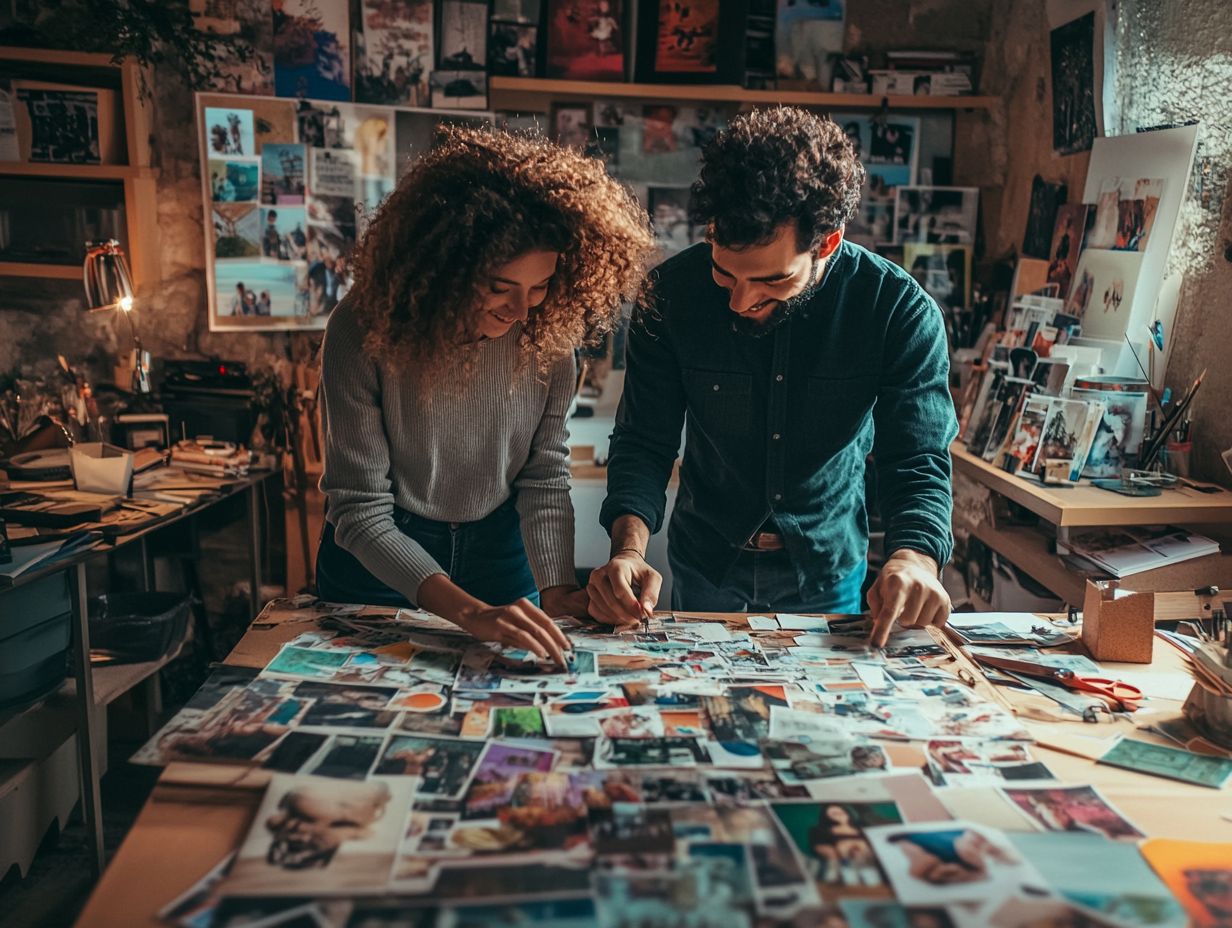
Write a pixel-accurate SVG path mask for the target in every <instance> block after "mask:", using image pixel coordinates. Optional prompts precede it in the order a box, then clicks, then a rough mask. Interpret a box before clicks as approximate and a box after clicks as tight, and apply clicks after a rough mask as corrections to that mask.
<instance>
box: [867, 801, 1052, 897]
mask: <svg viewBox="0 0 1232 928" xmlns="http://www.w3.org/2000/svg"><path fill="white" fill-rule="evenodd" d="M865 835H866V837H867V838H868V840H869V842H870V843H871V844H872V846H873V850H874V851H876V853H877V859H878V861H879V862H880V863H881V867H882V869H883V871H884V872H885V874H886V876H887V877H888V878H889V880H890V884H891V886H893V887H894V894H895V896H896V897H897V899H898V901H899V902H900V903H901V904H903V905H949V904H951V903H961V902H983V901H984V900H987V899H991V898H995V897H997V896H1012V895H1018V896H1041V895H1047V893H1048V887H1047V884H1046V883H1045V882H1044V880H1043V878H1042V877H1041V876H1040V875H1039V873H1038V872H1037V871H1036V870H1035V868H1034V867H1032V866H1031V865H1030V864H1029V863H1027V862H1026V861H1025V860H1024V859H1023V857H1022V855H1021V854H1019V852H1018V851H1017V850H1016V849H1015V848H1014V846H1013V845H1012V844H1011V843H1010V842H1009V840H1008V839H1007V838H1006V836H1005V835H1004V834H1002V833H1001V832H999V831H996V830H995V829H992V828H986V827H984V826H983V825H977V824H975V823H973V822H963V821H949V822H924V823H919V824H908V825H884V826H875V827H870V828H867V829H866V830H865Z"/></svg>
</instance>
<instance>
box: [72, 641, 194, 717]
mask: <svg viewBox="0 0 1232 928" xmlns="http://www.w3.org/2000/svg"><path fill="white" fill-rule="evenodd" d="M181 648H183V644H181V645H180V647H179V648H176V649H175V650H174V651H173V652H171V654H169V655H168V656H166V657H164V658H162V659H161V660H157V661H145V662H143V663H140V664H113V665H111V666H109V667H95V668H94V705H96V706H109V705H111V704H112V703H113V702H115V701H116V700H117V699H119V698H120V697H121V696H123V695H124V694H125V693H127V692H128V691H129V690H131V689H132V688H133V687H135V686H136V685H137V684H139V683H142V682H144V681H145V680H148V679H149V678H150V677H152V676H154V674H156V673H158V672H159V671H160V670H162V669H163V668H164V667H166V666H167V665H168V664H170V663H171V662H172V661H173V660H175V659H176V658H177V657H178V656H179V654H180V650H181ZM64 691H65V693H66V694H67V695H69V696H70V697H72V696H75V695H76V693H77V684H76V681H75V680H72V679H69V680H66V681H65V684H64Z"/></svg>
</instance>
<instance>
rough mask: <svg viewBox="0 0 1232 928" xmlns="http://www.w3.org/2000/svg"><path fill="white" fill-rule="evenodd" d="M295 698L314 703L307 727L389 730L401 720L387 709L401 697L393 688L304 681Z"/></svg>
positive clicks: (305, 722) (299, 685) (308, 714)
mask: <svg viewBox="0 0 1232 928" xmlns="http://www.w3.org/2000/svg"><path fill="white" fill-rule="evenodd" d="M295 695H296V696H298V697H300V698H303V699H311V700H313V702H312V705H311V707H309V709H308V712H307V713H306V714H305V715H304V721H303V724H305V725H333V726H336V727H338V728H388V727H389V726H390V725H392V724H393V723H394V720H395V719H396V718H397V717H398V713H397V712H391V711H389V710H387V709H386V706H388V705H389V702H390V700H392V699H393V698H394V697H395V696H397V695H398V691H397V690H396V689H393V688H390V687H383V686H362V685H357V684H351V683H348V684H334V683H313V682H305V683H300V684H298V685H296V687H295Z"/></svg>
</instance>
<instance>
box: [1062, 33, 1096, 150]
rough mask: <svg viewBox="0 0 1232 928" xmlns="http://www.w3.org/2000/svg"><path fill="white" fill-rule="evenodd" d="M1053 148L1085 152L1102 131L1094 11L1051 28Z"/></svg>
mask: <svg viewBox="0 0 1232 928" xmlns="http://www.w3.org/2000/svg"><path fill="white" fill-rule="evenodd" d="M1051 52H1052V147H1053V149H1054V150H1056V151H1057V152H1058V153H1059V154H1063V155H1072V154H1074V153H1075V152H1079V151H1086V150H1087V149H1089V148H1090V147H1091V144H1092V143H1093V142H1094V141H1095V136H1096V135H1097V134H1098V132H1099V126H1098V124H1097V120H1096V113H1095V107H1096V99H1095V93H1096V90H1095V14H1094V13H1093V12H1092V13H1087V14H1086V15H1085V16H1079V17H1078V18H1077V19H1075V20H1072V21H1071V22H1068V23H1066V24H1065V25H1063V26H1059V27H1058V28H1056V29H1053V30H1052V35H1051Z"/></svg>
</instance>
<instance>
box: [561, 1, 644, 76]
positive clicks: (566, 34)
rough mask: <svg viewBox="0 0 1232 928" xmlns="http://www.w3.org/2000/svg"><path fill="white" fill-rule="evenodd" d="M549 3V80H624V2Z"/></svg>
mask: <svg viewBox="0 0 1232 928" xmlns="http://www.w3.org/2000/svg"><path fill="white" fill-rule="evenodd" d="M546 3H547V17H546V19H547V53H546V69H547V76H548V77H556V78H563V79H565V80H579V81H619V80H623V79H624V75H625V55H624V45H625V36H624V0H546Z"/></svg>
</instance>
